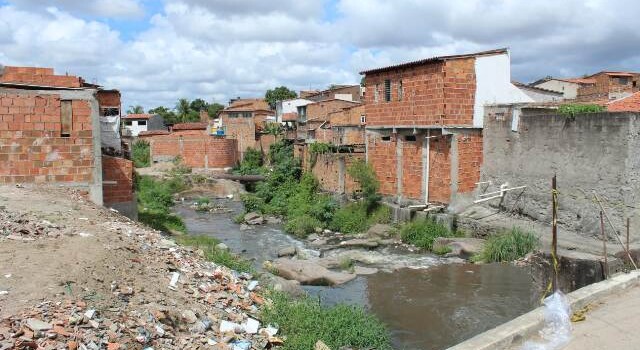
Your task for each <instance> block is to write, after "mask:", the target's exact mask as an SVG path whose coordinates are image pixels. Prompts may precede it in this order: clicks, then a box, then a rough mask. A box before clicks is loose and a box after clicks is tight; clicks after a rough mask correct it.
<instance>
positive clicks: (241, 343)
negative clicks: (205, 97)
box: [229, 340, 251, 350]
mask: <svg viewBox="0 0 640 350" xmlns="http://www.w3.org/2000/svg"><path fill="white" fill-rule="evenodd" d="M229 345H231V346H232V348H231V349H233V350H249V349H251V342H250V341H247V340H234V341H232V342H231V343H229Z"/></svg>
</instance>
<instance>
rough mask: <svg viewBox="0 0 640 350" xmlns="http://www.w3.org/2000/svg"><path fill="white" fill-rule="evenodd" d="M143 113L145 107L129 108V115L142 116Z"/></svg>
mask: <svg viewBox="0 0 640 350" xmlns="http://www.w3.org/2000/svg"><path fill="white" fill-rule="evenodd" d="M142 113H144V107H142V106H140V105H135V106H129V109H127V114H142Z"/></svg>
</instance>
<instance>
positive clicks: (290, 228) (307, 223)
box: [284, 214, 322, 237]
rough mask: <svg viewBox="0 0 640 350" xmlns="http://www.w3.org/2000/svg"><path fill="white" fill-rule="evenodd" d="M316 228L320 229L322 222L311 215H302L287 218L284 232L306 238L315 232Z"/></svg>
mask: <svg viewBox="0 0 640 350" xmlns="http://www.w3.org/2000/svg"><path fill="white" fill-rule="evenodd" d="M316 227H322V222H320V220H318V219H316V218H314V217H312V216H311V215H306V214H304V215H300V216H294V217H291V218H289V219H288V220H287V223H286V224H285V225H284V230H285V231H286V232H287V233H289V234H292V235H294V236H298V237H307V236H308V235H310V234H312V233H313V232H314V231H315V229H316Z"/></svg>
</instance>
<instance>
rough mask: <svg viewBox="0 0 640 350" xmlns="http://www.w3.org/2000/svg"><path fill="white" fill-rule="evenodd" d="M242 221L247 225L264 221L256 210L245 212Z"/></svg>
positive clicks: (259, 223)
mask: <svg viewBox="0 0 640 350" xmlns="http://www.w3.org/2000/svg"><path fill="white" fill-rule="evenodd" d="M244 221H245V222H246V223H247V224H249V225H262V224H263V223H264V218H263V217H262V215H260V214H258V213H256V212H250V213H247V214H245V216H244Z"/></svg>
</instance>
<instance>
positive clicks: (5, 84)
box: [0, 66, 136, 216]
mask: <svg viewBox="0 0 640 350" xmlns="http://www.w3.org/2000/svg"><path fill="white" fill-rule="evenodd" d="M101 91H102V90H101V88H100V87H99V86H97V85H93V84H86V83H85V82H84V80H82V78H80V77H77V76H72V75H56V74H55V73H54V71H53V69H52V68H36V67H9V66H0V119H1V121H0V183H4V184H7V183H23V184H45V183H48V184H57V185H66V186H71V187H77V188H81V189H84V190H86V191H87V192H88V194H89V198H90V199H91V200H92V201H93V202H94V203H96V204H99V205H103V204H104V205H107V206H111V207H114V208H116V209H118V210H121V211H122V212H123V213H124V214H125V215H129V216H135V213H136V211H135V200H134V198H133V182H132V174H131V172H132V167H131V166H130V163H131V162H130V161H128V160H125V159H121V158H120V159H117V160H114V159H113V158H115V157H106V156H105V157H103V156H102V151H103V150H104V147H103V145H104V143H105V142H103V141H102V139H101V137H102V136H103V135H102V133H101V124H107V125H108V124H109V121H108V120H103V118H106V117H112V116H114V115H115V114H117V113H119V110H118V111H114V110H109V109H108V108H116V107H117V106H119V105H120V102H119V96H120V93H119V92H116V91H115V90H107V91H104V92H101ZM101 101H102V103H105V104H104V105H101ZM101 112H107V113H103V114H107V115H106V116H104V115H103V116H101V115H100V113H101ZM109 135H111V134H109ZM108 141H113V140H111V139H109V140H108ZM118 143H119V142H118Z"/></svg>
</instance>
